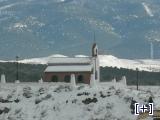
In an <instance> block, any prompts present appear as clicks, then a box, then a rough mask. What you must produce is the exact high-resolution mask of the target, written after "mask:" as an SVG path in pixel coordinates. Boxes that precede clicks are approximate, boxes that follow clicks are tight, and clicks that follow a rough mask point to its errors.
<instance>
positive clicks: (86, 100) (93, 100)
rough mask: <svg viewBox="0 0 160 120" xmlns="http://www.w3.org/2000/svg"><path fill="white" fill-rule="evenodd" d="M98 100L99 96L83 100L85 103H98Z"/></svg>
mask: <svg viewBox="0 0 160 120" xmlns="http://www.w3.org/2000/svg"><path fill="white" fill-rule="evenodd" d="M97 101H98V100H97V98H86V99H85V100H82V102H83V103H84V104H90V103H96V102H97Z"/></svg>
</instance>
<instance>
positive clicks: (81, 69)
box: [45, 65, 92, 72]
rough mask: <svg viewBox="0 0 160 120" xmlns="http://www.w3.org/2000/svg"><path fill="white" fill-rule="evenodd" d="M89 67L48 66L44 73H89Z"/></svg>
mask: <svg viewBox="0 0 160 120" xmlns="http://www.w3.org/2000/svg"><path fill="white" fill-rule="evenodd" d="M91 70H92V66H91V65H66V66H65V65H61V66H48V67H47V68H46V70H45V72H91Z"/></svg>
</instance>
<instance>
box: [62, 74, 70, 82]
mask: <svg viewBox="0 0 160 120" xmlns="http://www.w3.org/2000/svg"><path fill="white" fill-rule="evenodd" d="M70 79H71V76H70V75H66V76H65V77H64V81H65V82H67V83H68V82H70Z"/></svg>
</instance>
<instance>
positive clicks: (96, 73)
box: [92, 43, 100, 82]
mask: <svg viewBox="0 0 160 120" xmlns="http://www.w3.org/2000/svg"><path fill="white" fill-rule="evenodd" d="M92 59H93V66H94V67H93V68H94V70H93V74H94V78H95V80H96V81H97V82H99V80H100V70H99V59H98V46H97V44H96V43H94V44H93V46H92Z"/></svg>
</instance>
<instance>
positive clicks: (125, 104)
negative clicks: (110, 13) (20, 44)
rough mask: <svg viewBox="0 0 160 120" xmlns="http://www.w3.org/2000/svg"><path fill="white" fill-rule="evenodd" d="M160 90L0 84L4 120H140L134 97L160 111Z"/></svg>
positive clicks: (0, 106)
mask: <svg viewBox="0 0 160 120" xmlns="http://www.w3.org/2000/svg"><path fill="white" fill-rule="evenodd" d="M159 90H160V88H159V87H155V88H152V87H143V90H140V91H136V90H134V89H133V88H130V89H129V88H125V87H124V86H119V87H116V86H115V87H114V86H113V85H112V84H107V83H106V84H105V83H102V84H100V85H97V87H96V88H90V86H88V85H79V86H77V88H76V89H72V88H71V87H70V85H69V84H64V83H57V84H53V83H44V84H38V83H23V84H3V85H2V84H0V120H53V119H54V120H82V119H83V120H136V116H135V115H133V114H131V109H130V105H131V100H132V98H133V99H134V100H136V101H137V102H140V103H143V104H146V103H147V102H146V101H148V98H149V97H150V96H152V97H153V100H154V106H155V107H154V108H155V109H158V108H160V102H159V96H160V93H159V92H158V91H159Z"/></svg>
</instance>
